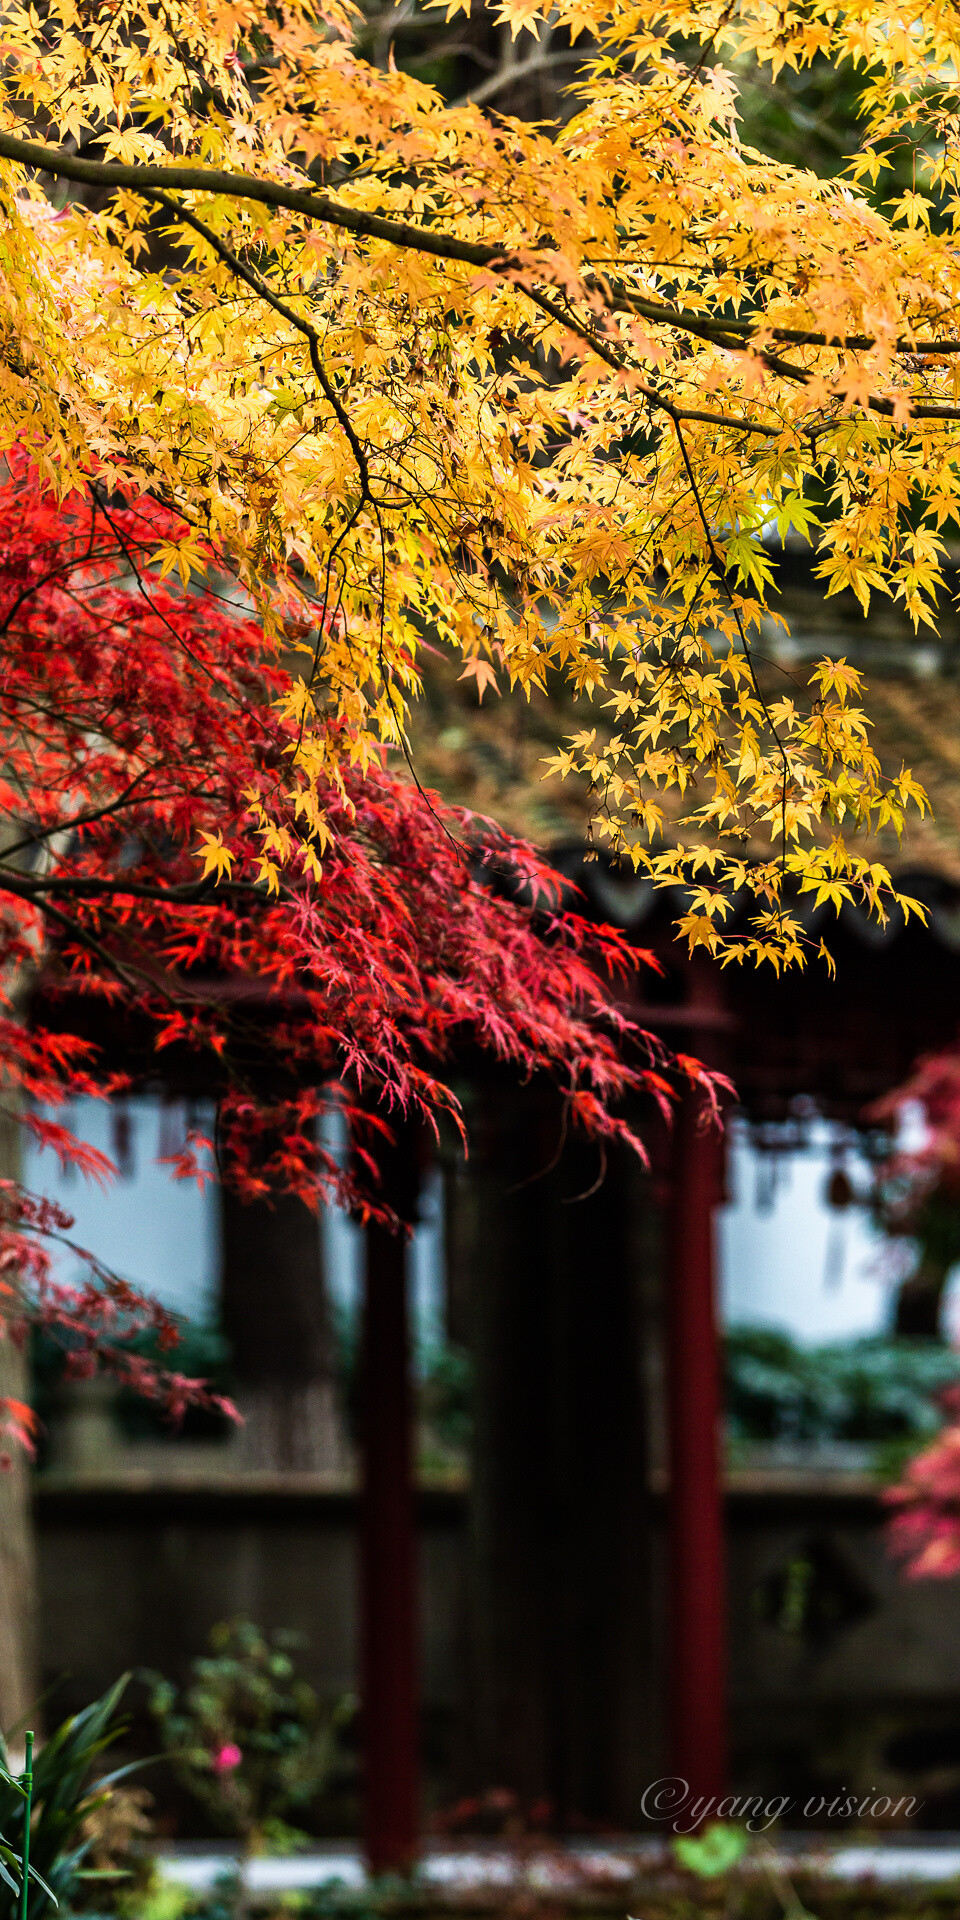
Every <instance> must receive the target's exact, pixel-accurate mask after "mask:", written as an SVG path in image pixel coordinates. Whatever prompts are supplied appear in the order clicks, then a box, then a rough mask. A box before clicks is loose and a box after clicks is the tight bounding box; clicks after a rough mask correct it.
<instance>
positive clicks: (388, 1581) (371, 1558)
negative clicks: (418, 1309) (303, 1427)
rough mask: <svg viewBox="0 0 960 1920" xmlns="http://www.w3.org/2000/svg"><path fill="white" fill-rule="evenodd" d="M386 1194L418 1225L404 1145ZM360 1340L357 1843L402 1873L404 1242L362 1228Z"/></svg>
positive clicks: (406, 1409)
mask: <svg viewBox="0 0 960 1920" xmlns="http://www.w3.org/2000/svg"><path fill="white" fill-rule="evenodd" d="M378 1160H379V1162H380V1166H381V1172H382V1175H383V1192H384V1194H385V1196H386V1198H387V1199H388V1200H389V1201H390V1204H391V1205H392V1206H393V1208H394V1209H395V1211H396V1213H397V1214H398V1216H399V1218H400V1219H401V1220H404V1221H411V1220H412V1219H413V1217H414V1214H415V1208H416V1196H417V1186H418V1179H417V1169H416V1163H415V1158H414V1155H413V1152H412V1148H411V1146H410V1144H409V1143H408V1142H407V1141H406V1140H405V1139H401V1142H400V1144H399V1145H398V1147H397V1148H395V1149H386V1148H382V1149H378ZM365 1240H366V1250H365V1251H366V1258H365V1274H364V1302H363V1330H362V1340H361V1362H360V1364H361V1434H362V1438H361V1460H362V1489H361V1503H360V1632H361V1647H360V1699H361V1713H362V1774H363V1784H362V1795H363V1839H364V1846H365V1850H366V1855H367V1863H368V1866H369V1868H370V1871H371V1872H372V1873H390V1872H393V1873H402V1872H404V1871H406V1870H407V1869H408V1868H409V1867H410V1866H411V1865H412V1863H413V1861H414V1859H415V1858H416V1855H417V1851H418V1846H419V1837H420V1793H419V1755H418V1729H417V1719H418V1714H417V1706H418V1691H419V1689H418V1671H417V1669H418V1658H417V1600H416V1589H417V1568H416V1513H415V1489H414V1481H413V1437H412V1426H413V1397H412V1389H411V1372H410V1358H411V1356H410V1327H409V1314H408V1305H407V1272H406V1268H407V1242H406V1239H405V1237H404V1235H403V1234H402V1233H389V1232H387V1230H386V1229H385V1228H384V1227H380V1226H376V1225H370V1226H368V1227H367V1229H366V1235H365Z"/></svg>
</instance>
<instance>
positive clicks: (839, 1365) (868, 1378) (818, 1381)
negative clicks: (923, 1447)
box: [725, 1326, 960, 1443]
mask: <svg viewBox="0 0 960 1920" xmlns="http://www.w3.org/2000/svg"><path fill="white" fill-rule="evenodd" d="M725 1349H726V1382H727V1419H728V1426H729V1431H730V1435H731V1438H732V1439H734V1440H774V1439H779V1438H790V1439H794V1440H801V1441H813V1442H815V1441H829V1440H857V1441H868V1442H871V1441H872V1442H876V1443H888V1442H891V1441H898V1440H905V1441H911V1440H922V1439H929V1438H932V1437H933V1435H935V1434H936V1433H938V1432H939V1430H940V1428H941V1426H942V1425H943V1418H944V1416H943V1409H942V1407H941V1405H940V1403H939V1395H940V1394H941V1393H942V1392H943V1390H944V1388H946V1387H950V1386H956V1385H957V1384H958V1383H960V1355H958V1354H956V1353H954V1352H953V1351H952V1350H951V1349H950V1348H949V1347H945V1346H942V1345H941V1344H940V1342H939V1341H937V1340H925V1339H914V1340H909V1339H893V1338H889V1337H887V1336H883V1335H880V1336H873V1337H870V1338H866V1339H862V1340H847V1341H836V1342H833V1343H830V1344H828V1345H824V1346H818V1347H802V1346H800V1345H798V1343H797V1342H796V1341H794V1340H791V1338H790V1336H789V1334H786V1333H780V1332H778V1331H777V1330H776V1329H775V1328H772V1327H750V1326H743V1327H733V1328H731V1330H730V1332H729V1333H728V1335H727V1338H726V1343H725Z"/></svg>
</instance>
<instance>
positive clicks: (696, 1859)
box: [670, 1820, 813, 1920]
mask: <svg viewBox="0 0 960 1920" xmlns="http://www.w3.org/2000/svg"><path fill="white" fill-rule="evenodd" d="M670 1851H671V1852H672V1854H673V1857H674V1859H675V1860H676V1862H677V1865H678V1866H681V1867H685V1868H686V1870H687V1872H688V1873H693V1874H695V1875H696V1877H697V1879H698V1880H720V1879H721V1878H722V1877H723V1878H725V1877H726V1876H727V1875H728V1874H734V1873H736V1872H737V1871H738V1870H740V1869H742V1868H744V1867H745V1866H746V1865H747V1864H748V1862H750V1860H751V1856H752V1857H753V1860H754V1862H755V1865H756V1866H757V1867H759V1869H760V1871H761V1873H762V1874H763V1876H764V1878H765V1879H766V1881H767V1883H768V1885H769V1887H770V1890H771V1892H772V1893H773V1894H774V1896H775V1898H776V1899H777V1900H778V1901H779V1902H780V1905H781V1907H782V1908H783V1916H784V1920H813V1915H812V1914H809V1913H808V1912H807V1909H806V1907H805V1906H804V1904H803V1901H802V1900H801V1899H800V1897H799V1895H798V1893H797V1891H796V1888H795V1887H794V1885H793V1882H792V1881H791V1880H789V1879H788V1877H787V1875H786V1874H785V1873H784V1872H783V1869H782V1868H781V1867H780V1865H779V1864H778V1861H777V1858H776V1855H775V1854H774V1853H773V1851H772V1849H771V1848H770V1846H769V1845H768V1844H767V1842H766V1841H764V1840H763V1839H762V1838H760V1837H755V1836H754V1835H753V1834H751V1833H750V1832H749V1830H748V1828H746V1827H744V1826H741V1825H740V1824H738V1822H736V1821H734V1820H711V1821H709V1822H708V1823H707V1825H706V1826H705V1827H704V1828H703V1830H702V1832H701V1833H700V1834H699V1835H693V1834H678V1836H677V1838H676V1839H675V1840H673V1841H672V1842H671V1847H670ZM727 1904H728V1909H729V1906H730V1902H729V1899H728V1903H727Z"/></svg>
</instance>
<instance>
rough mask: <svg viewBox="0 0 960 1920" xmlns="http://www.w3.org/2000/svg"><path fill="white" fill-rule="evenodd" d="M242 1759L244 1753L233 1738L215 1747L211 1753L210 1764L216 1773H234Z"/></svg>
mask: <svg viewBox="0 0 960 1920" xmlns="http://www.w3.org/2000/svg"><path fill="white" fill-rule="evenodd" d="M242 1759H243V1754H242V1753H241V1751H240V1748H239V1747H238V1746H237V1745H236V1743H235V1742H234V1741H233V1740H226V1741H224V1742H223V1744H222V1745H221V1746H219V1747H214V1749H213V1752H212V1753H211V1755H210V1765H211V1766H212V1768H213V1771H214V1773H232V1772H233V1769H234V1767H238V1766H239V1765H240V1762H241V1760H242Z"/></svg>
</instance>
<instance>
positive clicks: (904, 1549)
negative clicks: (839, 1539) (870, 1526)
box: [884, 1387, 960, 1580]
mask: <svg viewBox="0 0 960 1920" xmlns="http://www.w3.org/2000/svg"><path fill="white" fill-rule="evenodd" d="M941 1398H942V1401H943V1405H944V1409H945V1412H946V1414H947V1424H946V1425H945V1427H944V1428H943V1431H942V1433H940V1434H938V1436H937V1438H936V1440H934V1441H933V1442H932V1443H931V1445H930V1446H928V1447H924V1449H923V1452H922V1453H919V1454H918V1455H917V1456H916V1459H914V1460H911V1461H910V1464H909V1466H908V1467H907V1468H906V1470H905V1472H904V1474H903V1476H902V1478H901V1479H900V1481H899V1483H898V1485H897V1486H895V1487H889V1488H888V1489H887V1491H886V1493H885V1494H884V1499H885V1500H886V1501H887V1503H888V1504H889V1505H890V1506H892V1507H893V1508H894V1509H895V1511H894V1513H893V1517H892V1518H891V1520H890V1521H889V1522H888V1525H887V1538H888V1541H889V1544H890V1547H891V1549H892V1551H893V1553H894V1554H895V1555H896V1557H897V1559H899V1560H902V1561H903V1562H904V1565H905V1567H906V1570H907V1572H908V1573H909V1574H910V1576H911V1578H912V1579H915V1580H923V1579H929V1578H931V1577H937V1578H939V1579H945V1578H946V1577H947V1576H948V1575H950V1574H954V1573H960V1388H958V1387H949V1388H947V1390H946V1391H945V1392H944V1393H943V1394H942V1395H941Z"/></svg>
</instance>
